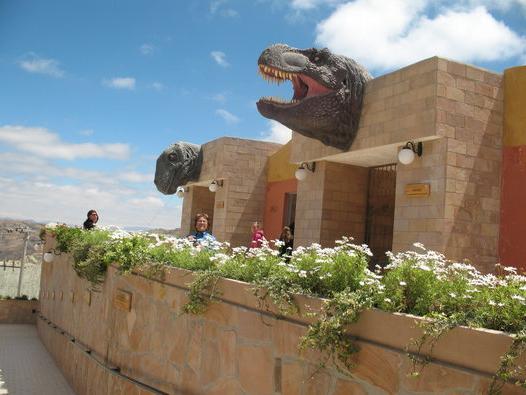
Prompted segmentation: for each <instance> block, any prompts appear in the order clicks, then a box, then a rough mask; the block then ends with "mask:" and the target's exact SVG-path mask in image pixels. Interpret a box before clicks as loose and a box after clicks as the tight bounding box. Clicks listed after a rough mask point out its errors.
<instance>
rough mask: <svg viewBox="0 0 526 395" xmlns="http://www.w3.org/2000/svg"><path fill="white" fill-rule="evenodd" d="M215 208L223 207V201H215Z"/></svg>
mask: <svg viewBox="0 0 526 395" xmlns="http://www.w3.org/2000/svg"><path fill="white" fill-rule="evenodd" d="M216 208H225V201H224V200H220V201H218V202H217V203H216Z"/></svg>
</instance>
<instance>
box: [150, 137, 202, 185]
mask: <svg viewBox="0 0 526 395" xmlns="http://www.w3.org/2000/svg"><path fill="white" fill-rule="evenodd" d="M202 164H203V153H202V150H201V146H199V145H195V144H190V143H184V142H182V141H180V142H178V143H175V144H172V145H170V146H169V147H168V148H166V149H165V150H164V151H163V152H162V154H161V155H159V158H157V166H156V168H155V179H154V183H155V186H156V187H157V189H158V190H159V191H160V192H162V193H164V194H165V195H171V194H174V193H175V192H176V191H177V187H178V186H180V185H184V184H186V183H187V182H188V181H195V180H197V179H199V174H200V173H201V165H202Z"/></svg>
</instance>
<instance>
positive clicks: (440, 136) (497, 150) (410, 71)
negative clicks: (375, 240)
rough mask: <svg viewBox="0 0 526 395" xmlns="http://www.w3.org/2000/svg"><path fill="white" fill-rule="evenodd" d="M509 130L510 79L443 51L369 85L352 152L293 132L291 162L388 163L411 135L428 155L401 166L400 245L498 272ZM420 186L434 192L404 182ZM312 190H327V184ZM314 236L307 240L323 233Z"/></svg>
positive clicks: (397, 233) (395, 242) (317, 238)
mask: <svg viewBox="0 0 526 395" xmlns="http://www.w3.org/2000/svg"><path fill="white" fill-rule="evenodd" d="M502 134H503V93H502V76H501V75H499V74H495V73H492V72H489V71H486V70H482V69H479V68H476V67H473V66H469V65H465V64H461V63H456V62H453V61H449V60H446V59H440V58H436V57H435V58H431V59H427V60H424V61H422V62H419V63H416V64H414V65H411V66H408V67H406V68H403V69H401V70H397V71H395V72H393V73H390V74H387V75H384V76H381V77H378V78H375V79H373V80H372V81H370V82H369V83H368V85H367V89H366V94H365V97H364V107H363V112H362V118H361V121H360V128H359V130H358V133H357V136H356V139H355V141H354V143H353V145H352V147H351V148H350V150H349V151H348V152H341V151H339V150H336V149H334V148H331V147H325V146H323V144H321V143H320V142H318V141H315V140H312V139H308V138H305V137H303V136H301V135H298V134H294V135H293V146H292V148H293V149H292V154H291V159H292V161H294V162H301V161H316V160H317V161H319V160H325V161H327V162H342V163H347V164H355V165H361V166H375V165H384V164H388V163H393V162H396V161H397V157H396V155H397V152H398V151H399V149H400V148H401V146H403V145H404V144H405V143H406V142H407V141H422V142H424V155H423V156H422V157H421V158H417V159H416V160H415V161H414V162H413V163H412V164H411V165H408V166H404V165H399V166H398V167H397V188H396V202H395V206H396V207H395V222H394V235H393V250H395V251H401V250H407V249H410V248H412V244H413V243H414V242H421V243H424V245H425V246H426V247H428V248H431V249H436V250H438V251H440V252H442V253H445V254H446V256H447V257H448V258H449V259H452V260H457V261H462V260H464V259H466V258H467V259H469V260H470V261H471V262H472V263H473V264H474V265H475V266H477V267H478V268H479V269H480V270H483V271H491V270H492V268H493V265H494V264H495V263H497V261H498V239H499V221H500V218H499V209H500V185H501V179H500V178H501V175H500V174H501V162H502ZM324 182H325V183H326V185H327V181H324ZM416 183H424V184H429V185H430V187H431V194H430V195H429V196H428V197H421V198H415V197H408V196H406V195H405V187H406V185H407V184H416ZM305 186H306V185H305ZM300 189H301V190H303V191H305V193H308V190H307V188H301V187H300ZM318 189H319V191H318ZM314 191H315V193H316V194H321V196H323V195H324V191H323V188H320V187H319V186H318V187H317V189H315V190H314ZM300 199H301V197H300V196H299V195H298V200H300ZM307 199H309V201H312V199H314V197H308V198H307ZM310 204H311V205H312V203H310ZM302 207H303V208H304V209H305V206H302ZM359 221H360V220H359V219H357V222H359ZM315 225H317V224H315ZM333 226H335V224H333ZM315 233H316V232H312V235H311V238H309V239H305V241H309V242H312V241H317V242H318V241H320V240H322V236H321V235H317V234H315Z"/></svg>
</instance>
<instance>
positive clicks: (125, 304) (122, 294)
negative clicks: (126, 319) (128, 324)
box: [113, 289, 132, 311]
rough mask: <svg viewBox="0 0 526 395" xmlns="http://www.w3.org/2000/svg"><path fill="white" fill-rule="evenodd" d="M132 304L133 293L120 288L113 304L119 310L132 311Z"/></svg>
mask: <svg viewBox="0 0 526 395" xmlns="http://www.w3.org/2000/svg"><path fill="white" fill-rule="evenodd" d="M131 304H132V293H131V292H128V291H125V290H123V289H118V290H117V292H116V294H115V297H114V298H113V305H114V306H115V307H116V308H117V309H119V310H124V311H130V310H131Z"/></svg>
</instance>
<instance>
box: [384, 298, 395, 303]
mask: <svg viewBox="0 0 526 395" xmlns="http://www.w3.org/2000/svg"><path fill="white" fill-rule="evenodd" d="M384 302H387V303H392V302H393V301H392V300H391V299H389V298H384Z"/></svg>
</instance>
